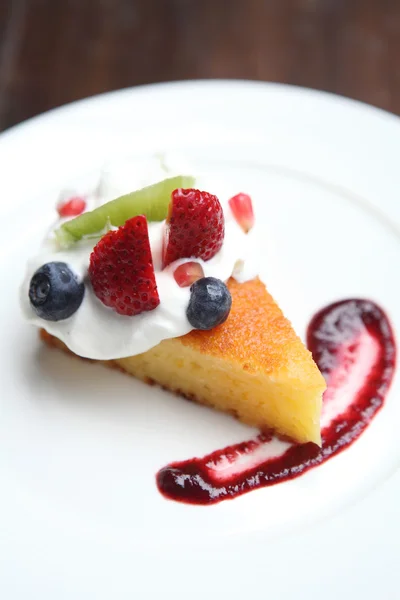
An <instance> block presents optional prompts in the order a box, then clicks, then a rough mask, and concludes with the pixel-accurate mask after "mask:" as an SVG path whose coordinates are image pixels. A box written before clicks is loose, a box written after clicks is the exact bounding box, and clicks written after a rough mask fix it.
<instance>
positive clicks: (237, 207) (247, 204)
mask: <svg viewBox="0 0 400 600" xmlns="http://www.w3.org/2000/svg"><path fill="white" fill-rule="evenodd" d="M229 206H230V207H231V211H232V212H233V216H234V217H235V219H236V221H237V222H238V223H239V225H240V227H241V228H242V229H243V231H244V232H245V233H248V232H249V231H250V229H251V228H252V227H253V225H254V212H253V203H252V201H251V198H250V196H249V195H248V194H242V193H240V194H236V196H233V198H231V199H230V200H229Z"/></svg>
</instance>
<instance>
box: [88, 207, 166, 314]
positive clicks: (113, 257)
mask: <svg viewBox="0 0 400 600" xmlns="http://www.w3.org/2000/svg"><path fill="white" fill-rule="evenodd" d="M89 277H90V281H91V283H92V287H93V291H94V293H95V294H96V296H97V297H98V298H99V300H101V301H102V302H103V304H105V305H106V306H109V307H110V308H113V309H114V310H115V311H116V312H117V313H119V314H120V315H127V316H130V317H131V316H134V315H138V314H140V313H141V312H144V311H147V310H153V309H154V308H156V307H157V306H158V305H159V304H160V299H159V297H158V292H157V284H156V278H155V274H154V267H153V259H152V256H151V249H150V242H149V234H148V229H147V221H146V217H144V216H142V215H140V216H138V217H133V218H132V219H129V220H128V221H126V223H125V225H123V226H122V227H120V228H119V229H117V231H109V232H108V233H106V235H105V236H103V237H102V238H101V240H100V241H99V242H98V243H97V245H96V246H95V247H94V249H93V252H92V254H91V256H90V265H89Z"/></svg>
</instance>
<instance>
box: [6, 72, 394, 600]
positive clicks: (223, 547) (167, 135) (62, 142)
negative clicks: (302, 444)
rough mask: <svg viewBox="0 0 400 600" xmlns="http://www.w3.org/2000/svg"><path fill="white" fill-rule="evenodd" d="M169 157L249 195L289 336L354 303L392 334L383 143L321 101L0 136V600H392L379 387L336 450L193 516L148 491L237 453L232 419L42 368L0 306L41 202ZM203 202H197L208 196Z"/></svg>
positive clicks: (354, 107) (194, 95) (388, 440)
mask: <svg viewBox="0 0 400 600" xmlns="http://www.w3.org/2000/svg"><path fill="white" fill-rule="evenodd" d="M156 151H178V152H179V153H181V154H185V155H186V156H187V158H188V159H189V160H190V162H191V163H193V164H195V165H196V167H197V168H198V170H199V172H202V173H206V174H210V176H214V175H218V177H219V178H221V177H222V178H224V179H225V180H226V181H227V182H228V184H229V186H231V188H232V191H233V192H237V191H239V190H241V189H243V190H245V191H248V192H250V193H251V194H253V197H254V199H255V202H256V210H257V218H258V221H259V222H260V223H263V227H265V236H263V237H264V242H263V245H262V247H261V248H260V257H261V259H262V260H261V262H262V274H263V276H264V278H265V280H266V282H267V284H268V287H269V288H270V290H271V291H272V293H273V294H274V295H275V297H276V298H277V300H278V301H279V303H280V304H281V305H282V307H283V309H284V311H285V312H286V314H287V315H288V316H289V317H290V318H291V319H292V321H293V324H294V326H295V328H296V330H297V331H298V332H299V334H300V335H302V336H304V332H305V327H306V324H307V322H308V320H309V318H310V316H311V315H312V314H313V312H315V311H316V310H317V309H319V308H320V307H322V306H324V305H325V304H328V303H329V302H331V301H334V300H336V299H342V298H344V297H350V296H355V297H360V296H361V297H369V298H371V299H373V300H376V301H378V302H379V303H380V304H381V305H382V306H383V307H384V308H385V309H386V311H387V313H388V314H389V317H390V318H391V320H392V323H393V326H394V329H395V331H400V286H399V283H398V265H399V259H400V229H399V227H400V202H399V189H400V175H399V167H398V165H399V156H400V122H399V120H398V119H397V118H396V117H393V116H391V115H389V114H386V113H384V112H381V111H378V110H375V109H372V108H369V107H367V106H364V105H361V104H359V103H355V102H351V101H349V100H344V99H342V98H338V97H334V96H330V95H327V94H322V93H317V92H312V91H308V90H301V89H296V88H291V87H286V86H279V85H270V84H256V83H245V82H242V83H240V82H191V83H177V84H167V85H157V86H149V87H144V88H137V89H132V90H125V91H121V92H117V93H112V94H107V95H104V96H100V97H96V98H92V99H89V100H86V101H83V102H79V103H76V104H73V105H71V106H67V107H64V108H61V109H58V110H56V111H52V112H50V113H48V114H47V115H44V116H41V117H38V118H36V119H33V120H31V121H29V122H27V123H24V124H22V125H20V126H18V127H16V128H14V129H12V130H10V131H9V132H6V133H4V134H3V135H2V136H1V137H0V190H1V194H0V206H1V221H2V225H3V227H2V231H1V237H0V280H1V315H0V323H1V327H0V331H1V336H0V376H1V388H0V390H1V391H0V596H1V597H2V598H7V600H14V599H17V598H18V599H19V598H23V599H25V598H39V597H40V598H41V600H50V599H51V600H54V599H57V600H60V599H61V598H68V599H74V600H75V599H81V598H82V599H84V600H89V599H92V598H93V599H96V600H102V599H109V598H118V599H125V598H129V599H132V598H138V599H147V598H174V599H179V598H191V599H197V598H204V597H207V598H212V599H214V598H225V597H226V598H228V597H229V598H230V599H231V600H239V598H242V597H252V596H256V597H260V598H264V597H265V598H279V599H282V600H288V599H295V598H296V599H298V598H303V597H304V598H309V599H311V600H314V599H316V598H320V597H323V598H324V600H331V599H332V600H333V599H335V600H336V599H337V598H339V597H340V598H346V599H347V598H349V599H350V598H358V597H360V598H361V597H362V598H363V599H364V600H369V599H373V598H377V597H384V598H385V599H386V600H390V599H392V598H393V599H394V598H399V593H400V592H399V591H398V589H397V575H396V570H397V567H398V557H399V552H400V542H399V537H400V520H399V517H398V514H399V506H400V474H399V472H398V470H397V467H398V464H399V458H400V437H399V435H398V425H399V423H400V389H399V386H400V383H399V381H398V378H397V377H396V376H395V380H394V382H393V385H392V388H391V391H390V394H389V396H388V398H387V401H386V405H385V407H384V409H383V410H382V411H381V412H380V413H379V415H378V416H377V417H376V419H375V420H374V421H373V423H372V425H371V426H370V427H369V428H368V430H367V431H366V432H365V434H364V435H362V436H361V438H360V439H359V440H358V441H357V442H356V443H355V444H354V445H353V446H352V447H351V448H350V449H348V450H347V451H345V452H344V453H342V454H341V455H339V456H337V457H335V458H334V459H332V460H331V461H328V462H327V463H325V464H324V465H323V466H322V467H319V468H317V469H314V470H313V471H311V472H309V473H307V474H306V475H304V476H302V477H300V478H299V479H297V480H294V481H291V482H288V483H285V484H282V485H278V486H275V487H272V488H266V489H263V490H260V491H257V492H253V493H250V494H247V495H245V496H242V497H240V498H238V499H236V500H234V501H228V502H223V503H221V504H217V505H214V506H210V507H196V506H188V505H183V504H178V503H174V502H171V501H167V500H165V499H164V498H163V497H162V496H161V495H160V494H159V493H158V491H157V489H156V486H155V479H154V476H155V473H156V471H157V470H158V469H159V468H160V467H161V466H163V465H165V464H166V463H168V462H169V461H172V460H179V459H185V458H190V457H191V456H194V455H203V454H205V453H208V452H210V451H212V450H214V449H216V448H220V447H223V446H224V445H226V444H228V443H233V442H236V441H240V440H242V439H247V438H249V437H251V435H252V434H253V433H254V432H253V431H252V430H250V429H249V428H246V427H244V426H243V425H241V424H239V423H237V422H235V421H234V420H233V419H231V418H229V417H227V416H224V415H220V414H217V413H214V412H213V411H210V410H208V409H205V408H202V407H200V406H197V405H194V404H191V403H187V402H184V401H183V400H181V399H179V398H176V397H174V396H172V395H170V394H167V393H165V392H163V391H160V390H158V389H156V388H148V387H146V386H145V385H142V384H140V383H139V382H136V381H134V380H131V379H130V378H128V377H125V376H123V375H121V374H119V373H114V372H109V371H108V370H105V369H103V368H101V367H99V366H92V365H89V364H87V363H84V362H79V361H76V360H73V359H71V358H69V357H67V356H64V355H62V354H58V353H53V352H51V351H49V350H48V349H46V348H43V347H42V346H41V344H40V343H39V341H38V338H37V332H36V331H35V330H33V329H31V328H30V327H28V326H27V325H26V324H25V323H24V322H23V321H22V319H21V315H20V312H19V306H18V296H17V294H18V285H19V282H20V280H21V278H22V276H23V272H24V262H25V259H26V258H27V256H28V255H29V253H32V252H34V251H35V249H36V248H37V245H38V244H39V242H40V239H41V236H42V234H43V228H44V227H45V225H46V224H47V223H48V221H49V215H50V213H51V211H52V210H53V209H54V202H55V199H56V196H57V192H58V190H59V189H60V188H61V187H62V186H63V185H65V183H67V182H68V183H70V182H71V181H74V180H79V179H81V178H85V177H86V176H90V173H94V172H96V170H97V169H99V168H100V167H101V166H102V164H103V163H104V162H105V161H106V160H108V159H110V158H115V157H116V156H120V155H121V156H124V155H132V156H133V160H134V159H135V158H134V157H135V156H137V157H140V156H146V155H150V154H152V153H153V152H156ZM211 191H212V190H211Z"/></svg>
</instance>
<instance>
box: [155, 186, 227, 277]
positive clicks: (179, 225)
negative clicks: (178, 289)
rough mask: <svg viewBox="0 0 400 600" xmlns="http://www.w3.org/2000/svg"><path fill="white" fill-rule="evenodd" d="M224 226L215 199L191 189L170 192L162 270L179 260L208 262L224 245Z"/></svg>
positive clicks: (222, 214)
mask: <svg viewBox="0 0 400 600" xmlns="http://www.w3.org/2000/svg"><path fill="white" fill-rule="evenodd" d="M224 235H225V222H224V213H223V210H222V207H221V204H220V202H219V200H218V198H217V197H216V196H213V195H212V194H209V193H208V192H200V191H199V190H194V189H187V190H184V189H177V190H175V191H173V192H172V200H171V204H170V206H169V211H168V216H167V222H166V229H165V235H164V245H163V267H166V266H167V265H169V264H170V263H172V262H173V261H174V260H178V259H179V258H192V257H193V258H202V259H203V260H210V258H212V257H213V256H215V254H217V252H218V251H219V250H220V248H221V246H222V243H223V241H224Z"/></svg>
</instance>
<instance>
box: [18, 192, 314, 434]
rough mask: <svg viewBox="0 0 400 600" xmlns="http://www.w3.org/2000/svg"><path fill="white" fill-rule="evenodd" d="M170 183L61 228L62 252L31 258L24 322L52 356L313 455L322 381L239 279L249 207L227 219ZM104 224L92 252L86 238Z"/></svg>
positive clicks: (255, 287) (285, 328)
mask: <svg viewBox="0 0 400 600" xmlns="http://www.w3.org/2000/svg"><path fill="white" fill-rule="evenodd" d="M175 184H176V181H174V182H172V183H169V184H168V183H167V184H165V182H163V188H162V190H161V188H160V187H158V188H157V186H153V189H152V190H150V192H149V189H147V191H146V192H145V194H143V193H141V194H139V201H140V207H139V208H138V207H137V206H136V205H135V203H136V204H137V203H138V196H137V194H138V193H136V198H134V199H133V200H132V197H130V198H129V199H128V201H129V207H127V198H126V197H125V198H124V199H117V200H115V201H114V202H111V203H109V204H110V205H111V206H109V207H108V208H107V205H103V206H101V207H100V208H98V209H96V210H95V211H93V213H85V214H84V215H82V216H81V217H78V218H77V219H74V220H72V221H68V222H67V227H64V226H62V228H61V229H60V230H58V231H57V235H56V237H57V239H58V240H59V241H60V240H61V244H62V245H63V246H64V247H60V248H58V249H57V248H55V249H54V252H53V253H50V254H49V253H47V254H46V260H47V262H45V263H44V264H41V261H42V260H43V259H42V257H41V258H38V259H37V261H36V263H35V268H36V270H35V272H34V273H33V276H32V273H30V274H29V275H30V277H29V278H28V280H27V281H28V284H27V285H25V286H24V287H23V298H24V300H23V303H25V304H24V310H25V313H26V314H27V313H28V311H30V313H32V314H33V315H34V316H32V314H31V319H30V320H32V321H34V322H35V323H36V324H37V325H41V326H42V327H44V329H43V330H42V337H43V339H44V340H45V341H46V342H47V343H49V344H50V345H52V346H55V347H60V348H63V349H68V350H70V351H71V352H73V353H75V354H78V355H80V356H84V357H86V358H91V359H95V360H101V361H102V362H105V364H109V365H110V366H117V367H119V368H121V369H122V370H124V371H126V372H127V373H129V374H131V375H133V376H135V377H137V378H139V379H142V380H143V381H146V382H149V383H150V382H151V383H157V384H159V385H161V386H162V387H164V388H166V389H168V390H171V391H174V392H177V393H179V394H182V395H183V396H185V397H187V398H190V399H193V400H195V401H198V402H200V403H202V404H206V405H208V406H211V407H213V408H216V409H218V410H222V411H225V412H228V413H230V414H233V415H234V416H236V417H237V418H238V419H240V420H241V421H243V422H244V423H247V424H249V425H252V426H256V427H258V428H260V429H274V430H276V431H277V432H279V433H280V434H283V435H286V436H289V437H290V438H292V439H294V440H296V441H298V442H309V441H311V442H315V443H317V444H319V443H320V425H319V419H320V412H321V403H322V394H323V392H324V390H325V382H324V379H323V377H322V375H321V374H320V372H319V370H318V368H317V367H316V365H315V363H314V361H313V359H312V356H311V353H310V352H309V351H308V350H307V349H306V348H305V346H304V345H303V344H302V342H301V341H300V339H299V338H298V337H297V335H296V334H295V332H294V330H293V328H292V326H291V325H290V323H289V321H288V320H287V319H286V318H285V317H284V316H283V314H282V312H281V310H280V309H279V307H278V305H277V304H276V303H275V301H274V300H273V298H272V297H271V295H270V294H269V293H268V292H267V290H266V288H265V286H264V284H263V283H262V282H261V281H260V280H259V279H258V278H257V277H256V278H254V276H253V275H251V276H250V274H249V275H248V276H247V277H246V276H245V271H243V258H242V252H243V247H244V246H245V245H246V237H247V235H246V234H247V232H248V231H249V230H250V229H251V228H252V225H253V219H254V217H253V211H252V204H251V200H250V198H249V197H248V196H247V195H245V194H239V195H237V196H235V197H234V198H232V199H231V200H230V201H229V204H228V206H227V207H226V208H225V210H223V208H222V206H221V204H220V202H219V200H218V199H217V198H216V196H213V195H212V194H208V193H206V192H199V191H198V190H194V189H192V188H188V189H181V188H179V189H175V190H172V194H171V190H170V189H169V186H170V185H172V186H174V185H175ZM155 188H157V189H155ZM160 190H161V191H160ZM144 197H145V202H143V198H144ZM155 198H156V200H157V202H156V203H155V201H154V199H155ZM165 198H166V199H165ZM146 203H147V204H146ZM161 205H163V206H164V205H165V211H164V209H160V207H161ZM135 206H136V208H135ZM148 207H151V210H150V209H148ZM121 208H123V210H121ZM155 209H156V210H155ZM138 212H139V213H143V214H138ZM165 213H166V214H165ZM150 214H152V215H153V216H154V214H157V218H156V219H155V223H156V225H155V226H152V225H151V223H150V224H148V220H149V215H150ZM146 217H147V218H146ZM164 217H166V220H162V219H164ZM106 221H108V222H109V227H108V229H110V231H108V233H105V235H103V236H100V235H98V237H97V239H96V240H95V242H94V243H93V242H91V243H89V247H90V250H89V251H88V245H87V241H85V240H84V239H83V238H85V236H86V235H87V234H88V233H89V234H91V235H92V234H94V233H95V232H96V231H99V230H100V229H103V226H104V225H105V223H106ZM96 242H97V243H96ZM77 257H79V261H78V259H77ZM49 259H51V260H49ZM78 263H79V264H78ZM38 265H40V266H38ZM238 272H239V273H240V277H239V276H238ZM217 275H219V277H217ZM232 275H234V277H237V279H240V280H241V281H237V280H236V279H235V278H234V277H232ZM28 297H29V307H28V306H27V298H28ZM96 339H97V346H96V345H95V342H96Z"/></svg>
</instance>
